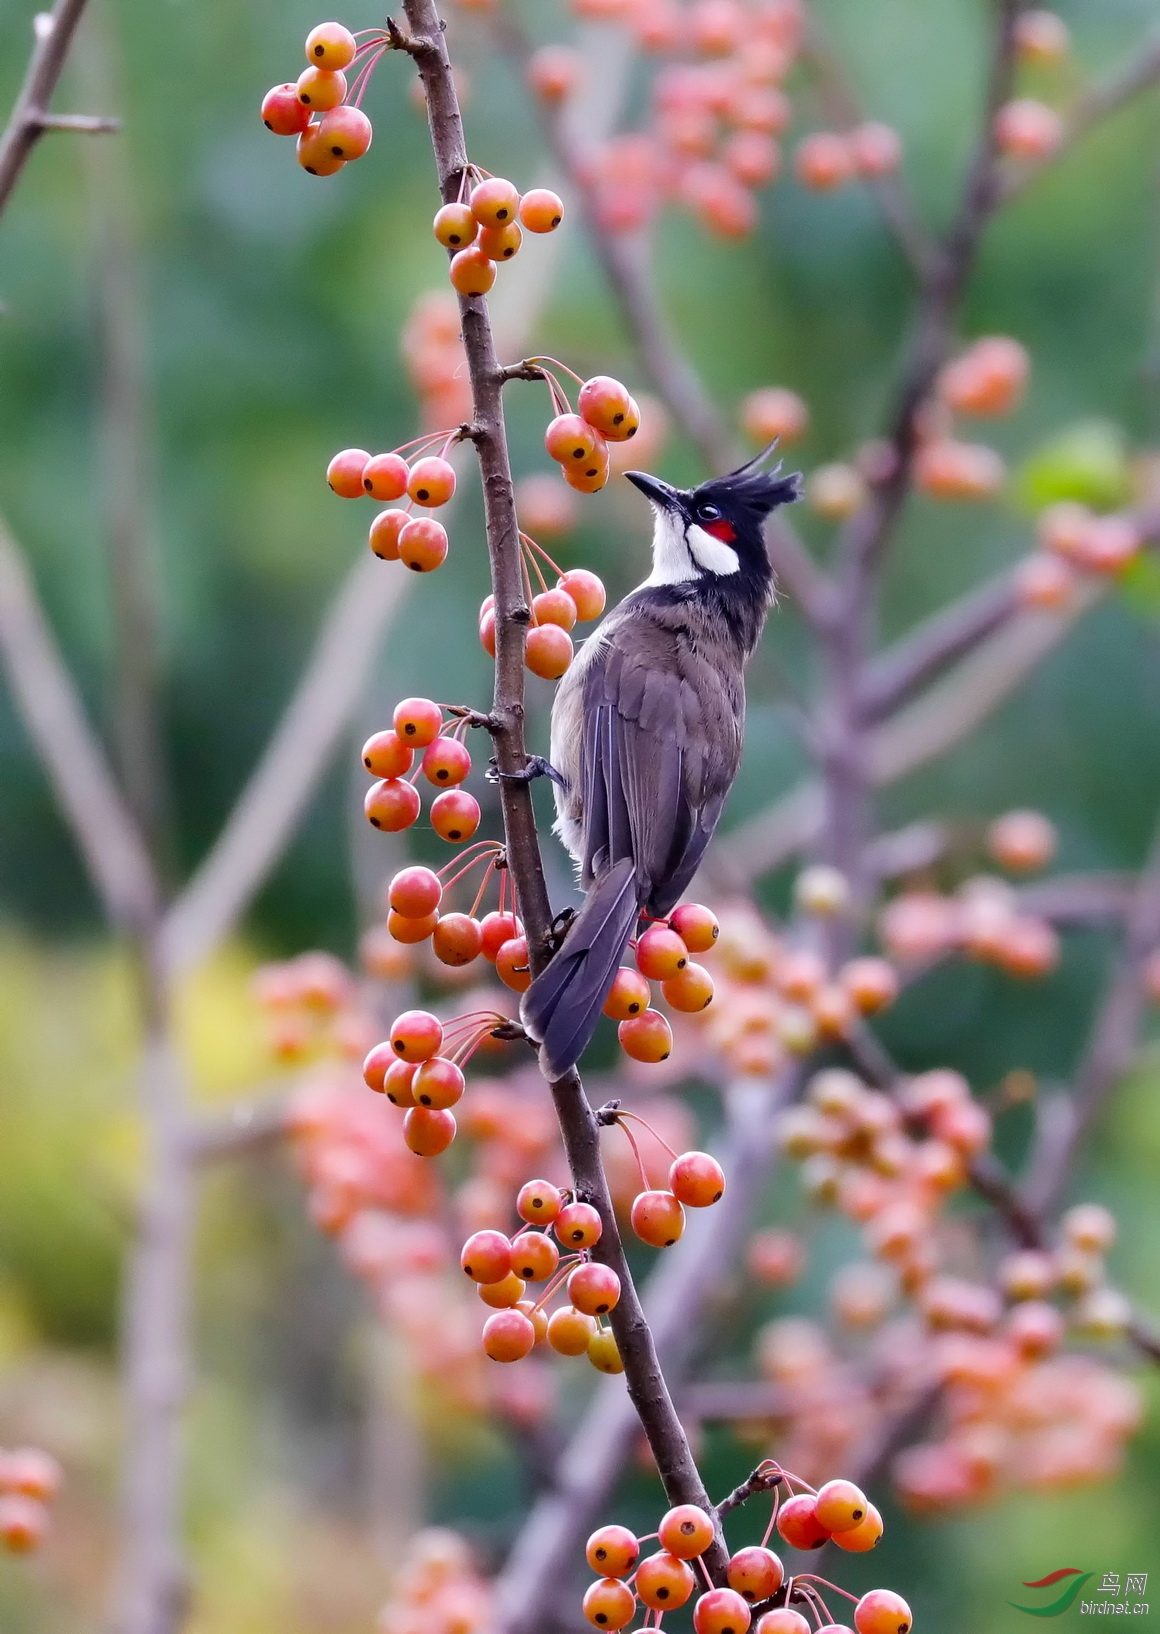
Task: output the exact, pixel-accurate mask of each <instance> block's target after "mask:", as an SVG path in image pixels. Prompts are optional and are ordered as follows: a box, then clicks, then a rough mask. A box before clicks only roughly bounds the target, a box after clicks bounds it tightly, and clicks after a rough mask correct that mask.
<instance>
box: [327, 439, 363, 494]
mask: <svg viewBox="0 0 1160 1634" xmlns="http://www.w3.org/2000/svg"><path fill="white" fill-rule="evenodd" d="M369 459H370V455H369V454H368V453H367V451H366V449H365V448H344V449H343V450H342V452H341V454H336V455H335V456H334V458H333V459H332V460H331V462H330V464H329V465H328V466H327V467H326V480H327V482H328V483H329V484H330V486H331V488H332V489H333V490H334V492H335V493H336V494H337V495H338V497H339V498H340V499H362V497H363V496H364V494H365V493H366V489H365V488H364V487H363V472H364V471H365V470H366V466H367V461H368V460H369Z"/></svg>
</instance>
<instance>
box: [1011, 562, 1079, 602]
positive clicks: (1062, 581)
mask: <svg viewBox="0 0 1160 1634" xmlns="http://www.w3.org/2000/svg"><path fill="white" fill-rule="evenodd" d="M1075 588H1076V576H1075V573H1074V572H1073V571H1072V569H1071V568H1070V567H1069V566H1068V564H1067V563H1066V562H1065V561H1062V560H1061V559H1060V557H1058V556H1051V555H1049V554H1048V553H1047V552H1046V551H1035V552H1034V553H1033V554H1032V555H1030V556H1028V557H1027V559H1026V560H1025V561H1022V562H1020V563H1019V566H1018V567H1017V568H1016V569H1015V594H1016V596H1017V598H1018V600H1019V604H1020V606H1021V607H1028V608H1034V609H1035V610H1036V611H1039V612H1047V613H1061V612H1066V611H1067V609H1068V608H1069V607H1070V606H1071V603H1072V600H1073V598H1074V595H1075Z"/></svg>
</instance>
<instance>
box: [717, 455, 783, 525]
mask: <svg viewBox="0 0 1160 1634" xmlns="http://www.w3.org/2000/svg"><path fill="white" fill-rule="evenodd" d="M776 447H777V443H776V441H774V442H772V443H770V445H769V447H768V448H763V449H762V451H761V453H760V454H758V456H757V457H756V459H752V460H749V461H748V463H747V464H745V465H741V466H738V468H737V470H736V471H730V472H728V473H727V474H726V475H725V476H723V477H713V478H712V479H711V480H710V481H709V482H703V483H702V484H701V486H700V487H699V488H698V489H696V491H695V494H694V500H695V502H703V501H709V502H710V503H712V504H715V505H720V506H721V508H722V510H724V511H726V512H727V513H728V514H730V515H736V514H737V512H738V511H742V512H747V513H748V514H749V516H750V517H751V518H752V521H753V522H754V523H755V524H756V525H758V526H760V524H761V523H762V522H763V521H764V520H765V518H766V517H767V516H768V515H769V513H770V511H774V510H776V509H777V507H778V506H779V505H793V504H795V503H796V502H797V501H798V500H799V499H800V498H801V497H802V477H801V472H800V471H792V472H790V474H789V475H788V476H784V477H783V476H782V475H781V467H782V462H781V461H780V460H779V461H778V462H777V464H776V465H775V466H774V467H773V469H772V470H770V471H763V470H762V469H761V467H762V466H763V465H764V463H765V461H766V460H767V459H768V458H769V456H770V455H771V454H772V453H773V451H774V449H775V448H776Z"/></svg>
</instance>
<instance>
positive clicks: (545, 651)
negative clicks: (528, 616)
mask: <svg viewBox="0 0 1160 1634" xmlns="http://www.w3.org/2000/svg"><path fill="white" fill-rule="evenodd" d="M572 658H573V647H572V637H571V636H570V635H569V634H568V632H567V630H565V629H562V628H561V627H560V625H559V624H537V625H534V626H533V627H532V629H530V630H529V631H528V633H527V637H526V639H525V642H524V663H525V664H526V665H527V667H528V669H530V670H531V672H532V674H533V675H539V676H541V677H542V678H543V679H544V680H545V681H558V680H559V679H560V677H561V676H562V675H564V674H565V673H566V672H567V670H568V669H569V668H570V666H571V663H572Z"/></svg>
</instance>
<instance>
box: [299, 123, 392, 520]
mask: <svg viewBox="0 0 1160 1634" xmlns="http://www.w3.org/2000/svg"><path fill="white" fill-rule="evenodd" d="M373 134H374V132H373V130H372V128H371V122H370V120H369V119H368V118H367V116H366V114H365V113H363V111H362V109H361V108H350V107H347V106H346V105H345V104H344V105H343V106H342V107H340V108H332V109H331V110H330V112H329V113H328V114H326V115H325V116H324V117H323V120H322V123H321V125H320V126H319V128H318V140H319V142H320V143H321V145H322V146H323V147H325V148H329V150H330V154H331V157H332V158H335V159H343V160H345V162H346V163H348V164H349V163H350V161H351V160H352V159H361V158H362V156H363V154H364V153H365V152H366V151H367V149H368V148H369V147H370V145H371V137H372V136H373ZM381 497H382V498H384V499H393V498H394V497H395V495H394V494H383V495H382V496H381Z"/></svg>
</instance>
